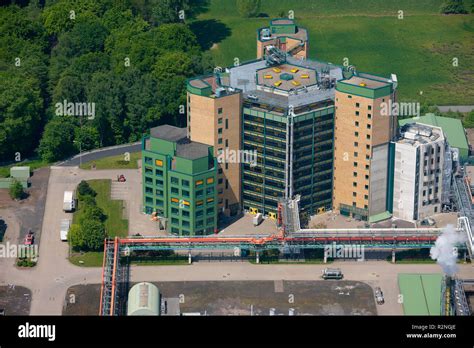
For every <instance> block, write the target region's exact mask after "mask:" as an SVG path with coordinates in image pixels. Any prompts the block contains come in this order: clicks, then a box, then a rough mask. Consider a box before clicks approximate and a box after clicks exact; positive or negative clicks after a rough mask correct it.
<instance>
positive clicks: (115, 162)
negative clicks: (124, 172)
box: [80, 152, 142, 169]
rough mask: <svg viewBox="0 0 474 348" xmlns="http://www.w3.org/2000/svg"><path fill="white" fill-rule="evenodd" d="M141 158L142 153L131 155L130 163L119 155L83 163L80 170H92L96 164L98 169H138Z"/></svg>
mask: <svg viewBox="0 0 474 348" xmlns="http://www.w3.org/2000/svg"><path fill="white" fill-rule="evenodd" d="M141 157H142V153H141V152H132V153H131V154H130V161H124V155H118V156H111V157H105V158H102V159H99V160H96V161H91V162H86V163H83V164H82V165H80V168H81V169H92V165H93V164H95V168H96V169H137V168H138V165H137V161H138V160H139V159H140V158H141Z"/></svg>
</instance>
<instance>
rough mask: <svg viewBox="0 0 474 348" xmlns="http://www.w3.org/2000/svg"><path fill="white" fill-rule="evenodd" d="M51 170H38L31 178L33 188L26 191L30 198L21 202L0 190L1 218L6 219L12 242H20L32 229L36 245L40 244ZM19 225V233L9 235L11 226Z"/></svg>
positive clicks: (4, 190)
mask: <svg viewBox="0 0 474 348" xmlns="http://www.w3.org/2000/svg"><path fill="white" fill-rule="evenodd" d="M49 173H50V169H49V168H41V169H38V170H36V171H35V172H34V173H33V175H32V176H31V178H30V182H31V186H30V187H29V188H28V189H27V190H26V192H27V194H28V197H27V198H25V199H23V200H21V201H14V200H12V199H11V198H10V195H9V193H8V190H7V189H1V190H0V217H5V218H6V223H7V229H6V232H5V233H6V235H7V236H8V240H10V241H11V242H19V241H21V240H23V238H24V236H25V235H26V234H27V233H28V231H29V230H30V229H31V230H32V231H33V232H34V233H35V243H38V242H39V240H40V236H41V227H42V225H43V215H44V208H45V204H46V194H47V190H48V180H49ZM16 224H18V226H19V227H18V229H19V233H18V231H14V234H10V233H9V228H8V227H9V226H10V227H13V226H14V225H16Z"/></svg>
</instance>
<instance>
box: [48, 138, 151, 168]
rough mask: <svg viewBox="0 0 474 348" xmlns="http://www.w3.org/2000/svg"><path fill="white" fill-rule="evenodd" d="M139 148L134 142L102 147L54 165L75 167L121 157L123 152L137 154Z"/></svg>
mask: <svg viewBox="0 0 474 348" xmlns="http://www.w3.org/2000/svg"><path fill="white" fill-rule="evenodd" d="M141 146H142V145H141V142H136V143H133V144H124V145H117V146H110V147H103V148H101V149H97V150H92V151H88V152H83V153H82V154H78V155H76V156H74V157H72V158H70V159H68V160H66V161H63V162H60V163H57V164H56V165H57V166H62V167H75V166H78V165H80V164H81V162H82V163H86V162H90V161H97V160H99V159H102V158H104V157H110V156H118V155H123V154H124V153H125V152H130V153H132V152H138V151H140V150H141V148H142V147H141ZM81 157H82V158H81Z"/></svg>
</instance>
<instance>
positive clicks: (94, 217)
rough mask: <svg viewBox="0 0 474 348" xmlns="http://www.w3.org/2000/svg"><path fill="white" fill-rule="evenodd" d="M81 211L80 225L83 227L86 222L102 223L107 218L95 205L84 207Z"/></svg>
mask: <svg viewBox="0 0 474 348" xmlns="http://www.w3.org/2000/svg"><path fill="white" fill-rule="evenodd" d="M83 209H84V212H83V214H82V217H81V220H80V223H81V225H84V222H86V221H99V222H104V221H105V219H106V218H107V216H106V215H105V214H104V211H103V210H102V209H101V208H100V207H98V206H97V205H86V206H84V208H83Z"/></svg>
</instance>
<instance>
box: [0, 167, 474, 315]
mask: <svg viewBox="0 0 474 348" xmlns="http://www.w3.org/2000/svg"><path fill="white" fill-rule="evenodd" d="M119 172H120V173H123V174H124V175H125V176H126V177H127V178H130V183H134V184H139V181H140V180H141V177H140V175H139V174H138V171H137V170H134V169H129V170H119ZM117 173H118V171H117V170H97V171H86V170H80V169H78V168H77V167H52V168H51V175H50V178H49V185H48V194H47V198H46V207H45V214H44V219H43V227H42V238H41V244H40V250H39V253H40V257H39V261H38V264H37V266H36V267H34V268H31V269H18V268H16V267H15V266H14V262H15V260H14V259H8V258H1V259H0V284H2V285H6V284H16V285H21V286H25V287H27V288H29V289H30V290H31V291H32V302H31V311H30V314H31V315H61V313H62V309H63V304H64V301H65V295H66V291H67V289H68V288H69V287H70V286H72V285H76V284H97V283H100V282H101V269H100V268H85V267H77V266H74V265H72V264H70V263H69V261H68V259H67V256H68V244H67V243H64V242H61V241H60V239H59V226H60V221H61V219H63V218H66V217H69V218H71V217H72V216H71V214H67V213H64V212H63V211H62V199H63V193H64V191H66V190H72V189H75V187H76V186H77V184H78V183H79V182H80V181H81V180H90V179H112V180H114V179H116V177H117ZM135 192H136V191H135ZM137 195H138V196H139V195H140V194H139V193H138V194H137ZM135 200H136V199H135ZM135 204H136V203H135ZM135 210H136V209H130V213H131V212H132V211H135ZM136 214H139V212H138V210H136ZM134 216H135V217H136V218H137V219H138V218H140V219H141V220H143V219H146V217H145V216H138V215H134ZM135 217H132V215H130V217H129V218H130V219H135ZM144 221H146V220H144ZM137 226H138V225H137ZM133 232H135V231H134V230H132V233H133ZM333 266H334V267H340V268H341V269H342V271H343V273H344V275H345V279H348V280H358V281H363V282H366V283H368V284H370V285H371V286H380V287H381V288H382V290H383V291H384V294H385V298H386V304H384V305H382V306H377V308H378V311H379V314H402V309H401V305H400V304H399V303H398V302H397V299H398V284H397V274H398V273H440V272H441V268H440V267H439V266H438V265H433V264H428V265H426V264H415V265H406V264H395V265H392V264H389V263H387V262H384V261H366V262H335V263H333V264H332V265H331V267H333ZM325 267H326V265H253V264H250V263H246V262H237V263H236V262H231V263H229V262H222V263H218V262H213V263H197V264H193V265H191V266H141V267H135V266H133V267H132V269H131V280H132V281H176V280H188V281H192V280H201V281H202V280H204V281H206V280H315V279H318V278H319V276H320V274H321V271H322V269H323V268H325ZM460 275H461V277H466V278H473V277H474V268H473V266H472V265H461V267H460Z"/></svg>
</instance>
